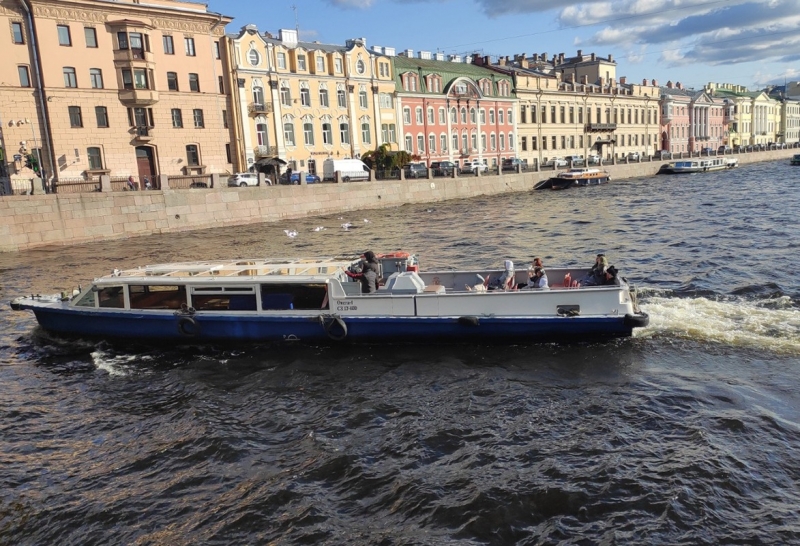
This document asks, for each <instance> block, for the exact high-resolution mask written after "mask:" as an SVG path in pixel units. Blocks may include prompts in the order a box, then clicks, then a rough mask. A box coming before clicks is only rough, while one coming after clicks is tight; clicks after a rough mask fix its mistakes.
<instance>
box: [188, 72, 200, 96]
mask: <svg viewBox="0 0 800 546" xmlns="http://www.w3.org/2000/svg"><path fill="white" fill-rule="evenodd" d="M189 91H191V92H193V93H199V92H200V76H198V75H197V74H189Z"/></svg>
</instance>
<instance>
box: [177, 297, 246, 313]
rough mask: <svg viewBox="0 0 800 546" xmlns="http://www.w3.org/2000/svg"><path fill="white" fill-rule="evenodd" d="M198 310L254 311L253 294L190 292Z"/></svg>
mask: <svg viewBox="0 0 800 546" xmlns="http://www.w3.org/2000/svg"><path fill="white" fill-rule="evenodd" d="M192 307H194V308H195V309H197V310H198V311H255V310H256V295H255V294H207V295H204V294H192Z"/></svg>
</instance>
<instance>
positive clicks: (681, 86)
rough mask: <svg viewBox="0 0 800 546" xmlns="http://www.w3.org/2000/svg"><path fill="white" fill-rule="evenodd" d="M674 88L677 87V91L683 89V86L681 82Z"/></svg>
mask: <svg viewBox="0 0 800 546" xmlns="http://www.w3.org/2000/svg"><path fill="white" fill-rule="evenodd" d="M675 87H677V88H678V89H683V84H682V83H681V82H676V83H675Z"/></svg>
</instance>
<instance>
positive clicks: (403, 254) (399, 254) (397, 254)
mask: <svg viewBox="0 0 800 546" xmlns="http://www.w3.org/2000/svg"><path fill="white" fill-rule="evenodd" d="M409 256H411V254H409V253H408V252H389V253H388V254H378V258H403V259H405V258H408V257H409Z"/></svg>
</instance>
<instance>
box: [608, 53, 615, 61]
mask: <svg viewBox="0 0 800 546" xmlns="http://www.w3.org/2000/svg"><path fill="white" fill-rule="evenodd" d="M608 62H610V63H613V62H614V57H612V56H611V53H609V54H608Z"/></svg>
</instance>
